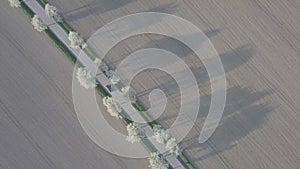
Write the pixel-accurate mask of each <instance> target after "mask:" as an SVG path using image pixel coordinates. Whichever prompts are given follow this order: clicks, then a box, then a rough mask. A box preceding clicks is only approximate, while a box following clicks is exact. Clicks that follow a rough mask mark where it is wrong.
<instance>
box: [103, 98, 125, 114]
mask: <svg viewBox="0 0 300 169" xmlns="http://www.w3.org/2000/svg"><path fill="white" fill-rule="evenodd" d="M102 101H103V104H104V106H106V108H107V111H108V112H109V114H110V115H111V116H113V117H116V118H118V119H119V118H122V116H121V115H120V112H121V111H122V109H121V107H120V106H119V105H118V104H117V103H115V102H114V101H113V99H112V97H104V98H103V99H102Z"/></svg>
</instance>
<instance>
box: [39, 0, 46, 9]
mask: <svg viewBox="0 0 300 169" xmlns="http://www.w3.org/2000/svg"><path fill="white" fill-rule="evenodd" d="M37 2H38V3H39V4H40V5H41V6H42V7H43V8H45V6H46V4H47V2H46V0H37Z"/></svg>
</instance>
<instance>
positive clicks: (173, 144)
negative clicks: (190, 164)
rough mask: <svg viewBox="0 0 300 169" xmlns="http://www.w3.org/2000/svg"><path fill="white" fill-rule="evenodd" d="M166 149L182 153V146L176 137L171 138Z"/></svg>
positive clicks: (174, 152) (177, 153) (172, 152)
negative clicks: (180, 146)
mask: <svg viewBox="0 0 300 169" xmlns="http://www.w3.org/2000/svg"><path fill="white" fill-rule="evenodd" d="M166 149H167V150H168V151H169V152H170V153H171V154H175V155H177V156H178V155H179V154H180V153H181V151H180V148H179V146H178V144H177V143H176V139H175V138H173V137H172V138H170V139H169V140H168V141H167V143H166Z"/></svg>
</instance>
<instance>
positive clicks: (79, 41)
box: [69, 31, 87, 49]
mask: <svg viewBox="0 0 300 169" xmlns="http://www.w3.org/2000/svg"><path fill="white" fill-rule="evenodd" d="M69 40H70V42H71V47H72V48H74V49H80V48H82V49H83V48H86V46H87V44H86V43H85V42H84V40H83V38H82V37H80V36H79V34H78V33H77V32H73V31H71V32H70V33H69Z"/></svg>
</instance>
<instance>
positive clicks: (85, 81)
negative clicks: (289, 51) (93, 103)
mask: <svg viewBox="0 0 300 169" xmlns="http://www.w3.org/2000/svg"><path fill="white" fill-rule="evenodd" d="M76 76H77V80H78V81H79V83H80V85H81V86H83V87H84V88H86V89H89V88H94V87H96V81H95V77H93V76H92V75H91V72H90V71H88V70H87V69H86V68H84V67H80V68H78V69H77V72H76Z"/></svg>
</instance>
